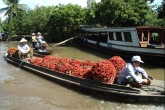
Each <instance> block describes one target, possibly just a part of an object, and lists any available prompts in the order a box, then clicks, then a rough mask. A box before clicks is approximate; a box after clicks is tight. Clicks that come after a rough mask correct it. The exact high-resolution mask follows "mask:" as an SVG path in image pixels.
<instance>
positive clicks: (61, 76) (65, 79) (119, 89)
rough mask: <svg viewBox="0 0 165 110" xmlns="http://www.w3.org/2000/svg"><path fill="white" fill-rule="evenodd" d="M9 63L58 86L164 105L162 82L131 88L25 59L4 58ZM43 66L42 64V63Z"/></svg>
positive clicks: (164, 96) (157, 81)
mask: <svg viewBox="0 0 165 110" xmlns="http://www.w3.org/2000/svg"><path fill="white" fill-rule="evenodd" d="M6 59H7V61H8V62H9V63H11V64H14V65H16V66H19V67H21V68H23V69H26V70H28V71H30V72H32V73H34V74H37V75H40V76H44V77H50V78H52V79H53V80H54V81H56V82H58V83H60V84H64V85H65V84H67V85H69V86H72V87H79V88H82V89H83V90H87V91H89V92H91V93H93V94H95V93H97V94H100V95H102V96H103V97H106V98H110V99H111V98H114V99H119V100H120V99H122V100H124V101H131V102H142V103H144V102H147V103H164V102H165V87H164V81H160V80H155V79H153V80H152V84H151V85H144V86H143V87H142V88H132V87H130V86H123V85H118V84H115V83H113V84H107V83H101V82H98V81H95V80H91V79H86V78H79V77H75V76H72V75H70V74H65V73H62V72H59V71H55V70H51V69H48V68H45V67H40V66H36V65H34V64H31V63H29V62H26V61H27V59H24V60H22V61H21V60H19V59H16V58H14V57H11V56H9V55H7V56H6ZM42 64H43V63H42Z"/></svg>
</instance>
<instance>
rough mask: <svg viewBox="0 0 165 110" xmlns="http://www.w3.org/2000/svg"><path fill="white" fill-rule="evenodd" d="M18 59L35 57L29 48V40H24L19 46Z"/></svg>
mask: <svg viewBox="0 0 165 110" xmlns="http://www.w3.org/2000/svg"><path fill="white" fill-rule="evenodd" d="M18 57H19V59H21V58H22V57H33V52H32V51H31V49H30V47H29V46H28V44H27V40H26V39H25V38H22V39H21V40H20V43H19V44H18Z"/></svg>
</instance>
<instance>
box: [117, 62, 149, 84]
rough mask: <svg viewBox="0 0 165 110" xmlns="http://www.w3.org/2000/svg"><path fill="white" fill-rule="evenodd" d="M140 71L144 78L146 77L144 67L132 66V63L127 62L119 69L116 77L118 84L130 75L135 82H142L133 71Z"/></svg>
mask: <svg viewBox="0 0 165 110" xmlns="http://www.w3.org/2000/svg"><path fill="white" fill-rule="evenodd" d="M136 72H140V73H141V74H142V76H143V77H144V78H148V75H147V73H146V72H145V71H144V69H142V68H140V67H134V66H133V65H132V63H127V64H126V66H125V67H124V68H123V69H122V70H121V72H120V75H119V77H118V80H117V82H118V84H121V82H122V81H124V80H125V79H127V78H129V77H132V78H133V79H134V80H135V81H136V82H137V83H141V82H143V79H141V78H139V77H138V76H137V75H136V74H135V73H136Z"/></svg>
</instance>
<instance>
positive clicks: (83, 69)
mask: <svg viewBox="0 0 165 110" xmlns="http://www.w3.org/2000/svg"><path fill="white" fill-rule="evenodd" d="M29 62H30V63H31V64H33V65H36V66H40V67H44V68H47V69H51V70H53V71H58V72H60V73H63V74H69V75H72V76H75V77H79V78H86V79H94V80H96V81H99V82H104V83H109V84H112V83H113V82H114V79H115V77H116V73H117V72H118V71H120V70H121V69H122V68H123V67H124V66H125V64H126V63H125V61H124V60H123V59H122V58H121V57H119V56H114V57H112V58H110V59H109V60H100V61H98V62H96V63H95V62H91V61H82V60H79V59H69V58H65V57H63V58H61V57H57V56H51V55H49V56H45V57H43V58H38V57H36V58H32V59H29Z"/></svg>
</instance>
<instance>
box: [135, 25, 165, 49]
mask: <svg viewBox="0 0 165 110" xmlns="http://www.w3.org/2000/svg"><path fill="white" fill-rule="evenodd" d="M136 29H137V35H138V38H139V41H140V45H141V47H147V46H148V44H153V45H162V44H165V28H163V27H158V26H137V28H136Z"/></svg>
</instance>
